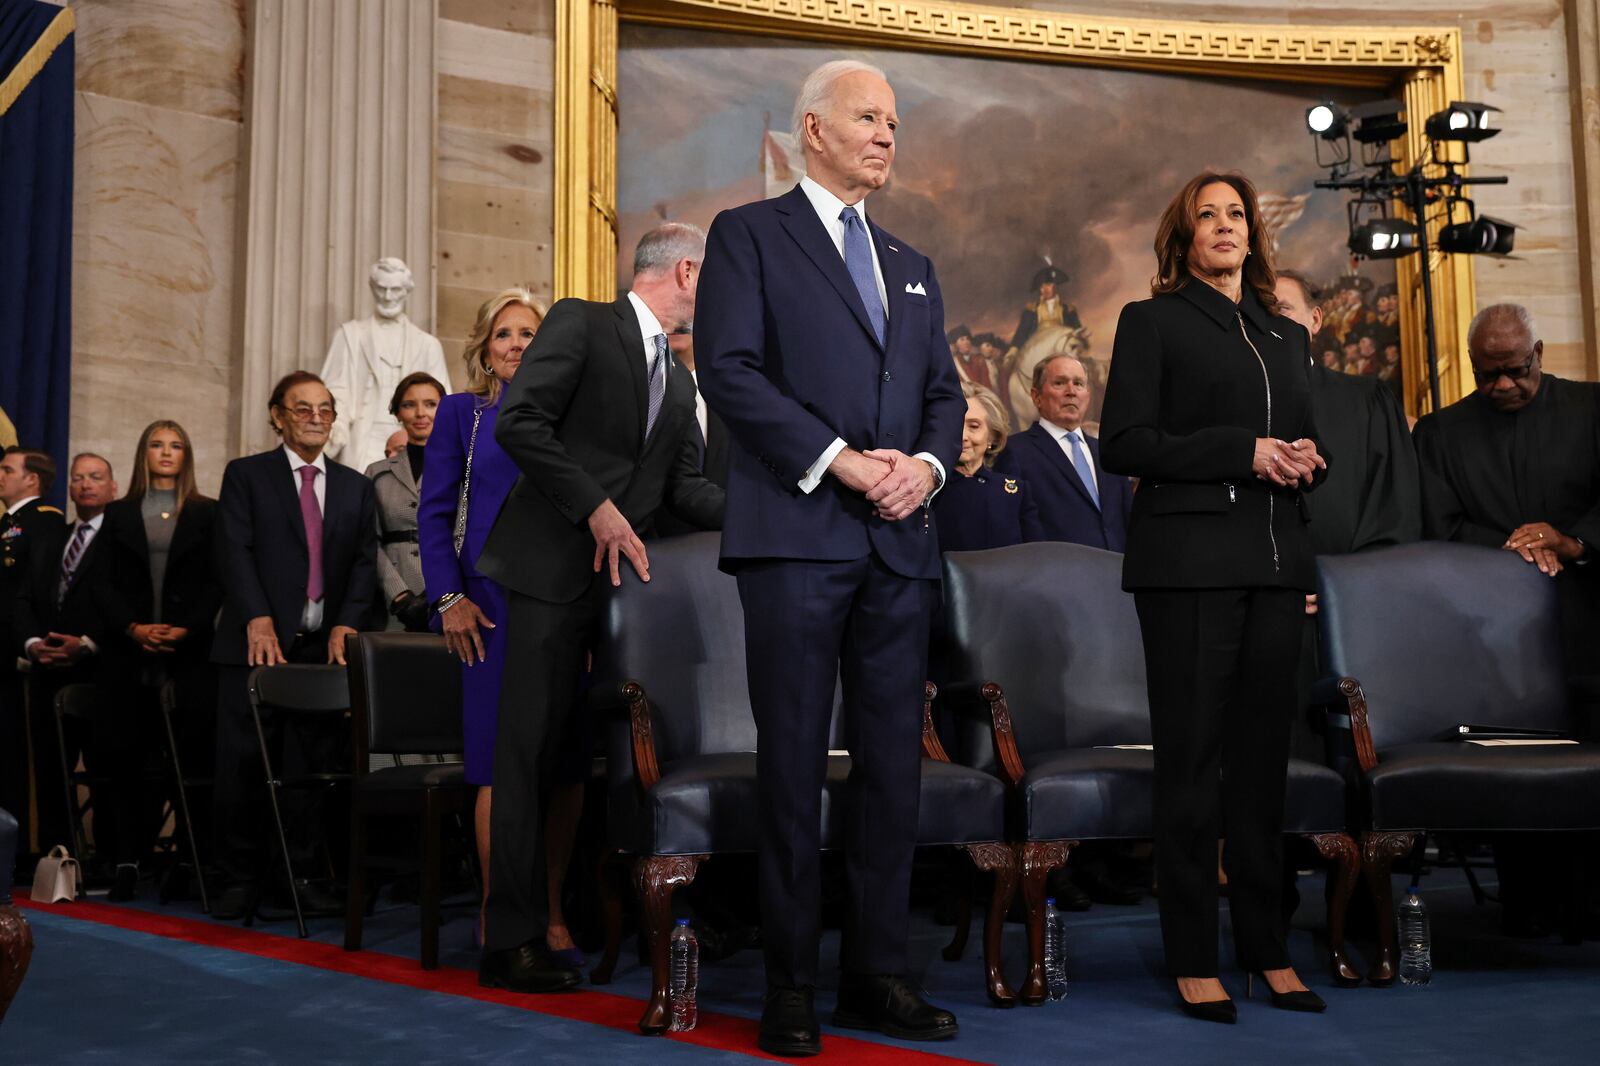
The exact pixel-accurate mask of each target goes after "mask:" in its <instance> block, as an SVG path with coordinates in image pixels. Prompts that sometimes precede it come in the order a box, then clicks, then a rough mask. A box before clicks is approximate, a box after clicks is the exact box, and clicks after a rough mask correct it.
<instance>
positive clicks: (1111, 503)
mask: <svg viewBox="0 0 1600 1066" xmlns="http://www.w3.org/2000/svg"><path fill="white" fill-rule="evenodd" d="M1089 399H1090V393H1089V375H1088V372H1087V371H1086V370H1085V369H1084V365H1083V364H1082V363H1081V362H1079V361H1078V360H1076V359H1074V358H1072V357H1071V356H1070V355H1053V356H1051V357H1050V358H1049V359H1046V360H1044V361H1043V362H1041V363H1039V364H1038V365H1037V366H1035V367H1034V368H1033V405H1034V407H1036V408H1038V411H1039V420H1038V421H1037V422H1035V423H1034V424H1033V425H1032V426H1030V427H1029V428H1028V429H1027V430H1025V431H1023V432H1021V433H1018V434H1016V435H1014V436H1013V437H1012V438H1011V440H1010V441H1009V442H1008V443H1007V444H1006V450H1005V451H1003V452H1001V453H1000V457H999V458H998V459H996V460H995V464H994V465H995V469H996V470H998V471H1000V472H1001V473H1004V474H1007V475H1009V476H1011V477H1014V478H1018V479H1020V480H1023V481H1026V482H1027V484H1028V488H1029V489H1030V490H1031V491H1032V492H1033V497H1034V501H1035V502H1036V503H1037V504H1038V505H1039V518H1040V520H1041V521H1042V522H1043V524H1044V528H1045V539H1046V540H1066V541H1071V542H1073V543H1074V544H1087V545H1089V546H1090V547H1092V548H1105V549H1106V550H1108V551H1114V552H1120V551H1122V550H1123V549H1124V548H1125V547H1126V546H1127V543H1128V513H1129V511H1130V510H1131V509H1132V507H1133V491H1132V489H1131V487H1130V486H1129V484H1128V479H1127V478H1125V477H1123V476H1122V475H1121V474H1110V473H1107V472H1106V471H1105V469H1104V468H1102V467H1101V465H1100V441H1099V440H1098V439H1096V438H1094V437H1091V436H1089V435H1088V434H1087V433H1085V432H1084V431H1083V428H1082V427H1083V419H1084V416H1085V415H1087V414H1088V413H1089Z"/></svg>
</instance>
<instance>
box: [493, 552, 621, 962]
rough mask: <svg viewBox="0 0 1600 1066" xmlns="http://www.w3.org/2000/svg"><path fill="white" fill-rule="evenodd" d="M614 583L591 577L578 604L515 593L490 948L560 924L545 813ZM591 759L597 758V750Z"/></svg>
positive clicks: (503, 690) (503, 707)
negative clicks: (564, 734)
mask: <svg viewBox="0 0 1600 1066" xmlns="http://www.w3.org/2000/svg"><path fill="white" fill-rule="evenodd" d="M604 588H605V586H604V585H603V584H602V583H601V582H600V580H599V579H595V580H593V581H592V582H590V585H589V588H588V590H587V591H586V592H584V594H583V595H581V596H579V597H578V598H577V599H576V600H574V601H573V602H571V603H547V602H545V601H544V600H536V599H534V598H533V597H531V596H523V595H521V594H519V593H516V592H512V591H510V590H507V592H506V625H507V627H508V628H507V630H506V640H507V644H506V667H505V673H504V675H502V677H501V681H500V714H499V719H498V721H497V722H496V724H495V737H494V802H493V804H492V805H491V806H490V808H489V898H488V900H487V902H486V903H485V906H484V940H483V946H484V949H485V950H486V951H503V950H506V949H508V948H514V947H518V946H519V945H521V944H525V943H527V942H528V941H530V940H536V941H537V942H538V943H539V945H540V946H543V944H544V935H545V930H546V927H547V926H548V925H549V924H550V895H549V887H548V885H546V883H545V882H546V876H547V875H546V869H547V865H546V863H545V842H544V816H545V807H546V801H547V800H548V794H549V792H550V789H551V787H552V784H553V783H558V782H566V781H571V780H574V774H573V772H572V771H571V770H570V768H568V769H566V770H565V771H564V772H558V768H557V767H556V765H555V762H556V758H557V753H558V752H560V751H561V750H562V745H561V744H560V740H561V731H562V729H563V728H564V726H565V724H566V723H568V722H570V721H572V720H573V718H574V716H575V715H576V714H579V713H581V711H580V709H579V708H578V699H579V691H580V685H581V679H582V677H583V673H584V656H585V654H586V653H587V652H588V650H589V647H590V645H591V643H592V640H593V636H594V626H595V622H596V620H597V619H598V618H599V603H600V596H601V594H602V592H603V591H604ZM584 758H585V759H587V753H585V755H584Z"/></svg>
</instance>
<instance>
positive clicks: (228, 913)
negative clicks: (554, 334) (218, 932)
mask: <svg viewBox="0 0 1600 1066" xmlns="http://www.w3.org/2000/svg"><path fill="white" fill-rule="evenodd" d="M260 899H261V891H260V889H259V888H257V887H256V886H255V885H252V884H249V883H248V882H244V881H241V882H238V883H236V884H232V885H229V886H228V887H227V888H225V889H223V890H222V895H220V896H218V897H217V901H216V902H215V903H213V904H212V905H211V917H213V918H215V919H217V920H218V921H222V922H236V921H238V920H239V919H240V918H243V917H245V916H246V915H249V914H253V913H255V909H256V903H257V902H259V901H260Z"/></svg>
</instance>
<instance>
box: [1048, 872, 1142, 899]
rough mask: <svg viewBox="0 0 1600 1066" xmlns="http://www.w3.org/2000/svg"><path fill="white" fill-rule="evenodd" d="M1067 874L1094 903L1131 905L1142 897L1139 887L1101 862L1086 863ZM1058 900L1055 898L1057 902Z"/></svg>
mask: <svg viewBox="0 0 1600 1066" xmlns="http://www.w3.org/2000/svg"><path fill="white" fill-rule="evenodd" d="M1068 876H1069V877H1070V878H1071V879H1072V882H1073V883H1074V884H1075V885H1077V887H1078V888H1080V889H1082V891H1083V894H1084V895H1085V896H1087V897H1088V898H1089V899H1090V901H1092V902H1094V903H1107V904H1110V905H1111V906H1113V907H1133V906H1137V905H1138V904H1139V903H1140V902H1141V901H1143V899H1144V892H1143V891H1142V890H1141V889H1138V888H1135V887H1133V886H1132V885H1130V884H1128V883H1126V882H1125V881H1123V880H1121V879H1119V878H1117V877H1116V876H1115V875H1114V874H1112V873H1111V872H1110V870H1109V869H1107V868H1106V866H1104V865H1103V864H1092V865H1086V866H1085V867H1084V868H1083V869H1081V870H1078V869H1073V870H1070V871H1069V874H1068ZM1059 902H1060V900H1057V903H1059Z"/></svg>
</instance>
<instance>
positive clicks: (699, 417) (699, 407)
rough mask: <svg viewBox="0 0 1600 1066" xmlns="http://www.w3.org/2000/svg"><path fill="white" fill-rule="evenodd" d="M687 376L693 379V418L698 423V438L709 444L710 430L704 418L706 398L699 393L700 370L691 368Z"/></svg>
mask: <svg viewBox="0 0 1600 1066" xmlns="http://www.w3.org/2000/svg"><path fill="white" fill-rule="evenodd" d="M689 376H690V377H691V378H693V379H694V418H695V421H696V422H699V423H700V440H701V441H702V442H704V443H708V444H709V443H710V441H711V436H710V433H711V430H710V428H709V426H710V423H709V422H707V420H706V398H705V397H704V396H702V395H700V372H699V371H698V370H691V371H689Z"/></svg>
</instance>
